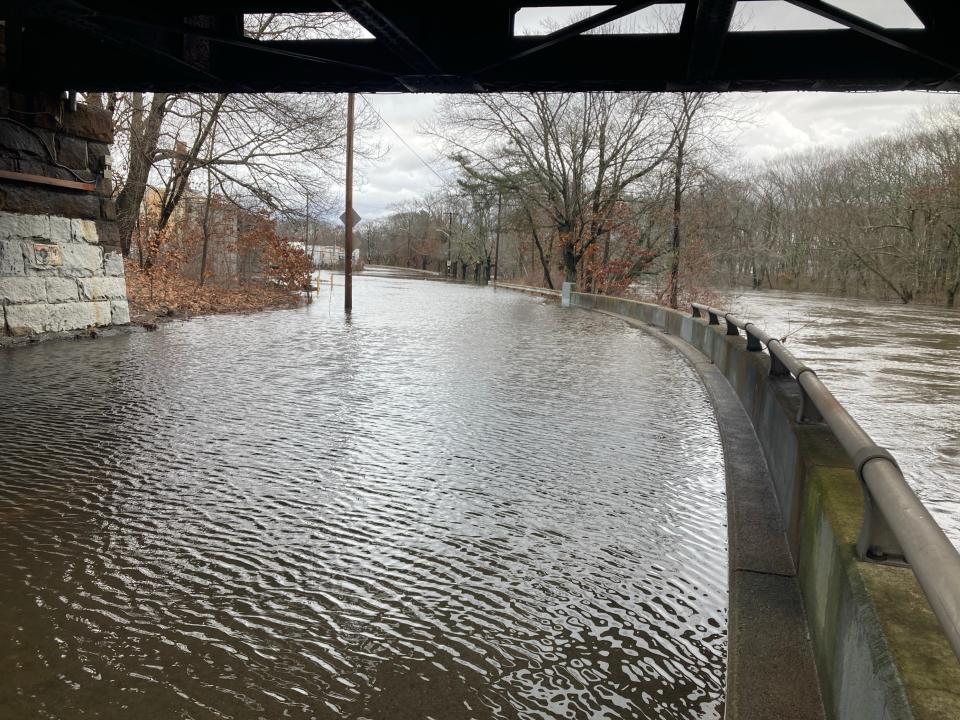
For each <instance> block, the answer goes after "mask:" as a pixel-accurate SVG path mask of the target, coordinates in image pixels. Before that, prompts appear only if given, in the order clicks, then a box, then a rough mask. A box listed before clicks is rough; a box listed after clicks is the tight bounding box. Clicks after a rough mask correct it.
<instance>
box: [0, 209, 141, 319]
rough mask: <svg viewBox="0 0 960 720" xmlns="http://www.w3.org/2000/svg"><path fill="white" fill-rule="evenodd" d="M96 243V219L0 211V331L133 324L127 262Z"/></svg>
mask: <svg viewBox="0 0 960 720" xmlns="http://www.w3.org/2000/svg"><path fill="white" fill-rule="evenodd" d="M98 242H99V238H98V236H97V226H96V223H94V222H93V221H92V220H76V219H72V218H65V217H57V216H55V215H21V214H17V213H8V212H0V332H3V333H6V334H8V335H32V334H36V333H44V332H61V331H66V330H82V329H86V328H90V327H102V326H105V325H125V324H127V323H129V322H130V311H129V308H128V306H127V285H126V280H125V279H124V276H123V260H122V258H121V257H120V256H119V255H118V254H117V253H107V254H104V252H103V250H102V248H101V247H100V246H99V245H98V244H97V243H98Z"/></svg>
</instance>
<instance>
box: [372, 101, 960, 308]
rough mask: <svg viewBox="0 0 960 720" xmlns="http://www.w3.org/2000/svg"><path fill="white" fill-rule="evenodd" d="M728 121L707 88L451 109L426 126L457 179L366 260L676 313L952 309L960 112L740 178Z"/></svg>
mask: <svg viewBox="0 0 960 720" xmlns="http://www.w3.org/2000/svg"><path fill="white" fill-rule="evenodd" d="M732 115H733V113H732V112H731V105H730V104H729V102H728V101H727V99H726V97H725V96H721V95H715V94H705V93H678V94H675V95H648V94H636V93H633V94H631V93H626V94H619V95H614V94H606V93H595V94H592V95H583V94H562V93H557V94H542V93H532V94H516V95H508V96H503V95H485V96H469V97H459V98H455V99H453V100H450V101H447V102H445V103H443V104H442V105H441V108H440V112H439V113H438V119H437V120H436V122H435V123H434V124H433V125H431V126H429V127H427V128H426V129H425V132H427V133H429V134H430V135H432V136H433V137H434V138H435V139H437V140H438V141H439V142H440V144H441V146H442V147H443V148H444V149H445V152H446V154H447V158H448V160H449V161H450V162H452V163H453V164H454V166H455V168H456V171H457V177H456V181H455V182H453V183H450V185H449V186H447V187H446V188H443V189H442V190H441V191H439V192H437V193H434V194H432V195H429V196H426V197H422V198H418V199H417V200H414V201H411V202H407V203H405V204H404V205H402V206H398V207H397V208H396V212H395V213H394V214H393V215H391V216H389V217H387V218H383V219H380V220H378V221H374V222H370V223H367V224H366V225H365V226H364V235H365V238H366V240H365V245H364V248H365V252H369V254H370V256H371V257H372V258H376V259H377V260H378V261H380V262H392V263H397V264H407V265H413V266H417V267H430V268H442V267H443V266H444V265H445V263H446V261H447V260H448V259H449V260H450V262H451V263H453V264H456V263H458V262H459V263H468V264H471V265H473V264H479V265H481V266H483V267H487V268H490V267H495V266H496V265H497V264H498V262H499V265H500V268H499V275H500V277H501V278H518V279H522V280H524V281H525V282H534V283H538V284H541V283H542V284H544V285H548V286H551V287H557V286H558V284H559V282H561V281H562V280H563V279H567V280H572V281H575V282H576V283H577V284H578V285H580V286H581V287H584V288H586V289H589V290H593V291H596V292H604V293H616V294H620V293H623V294H637V293H642V294H645V295H646V296H647V297H651V296H652V298H653V299H655V300H656V301H658V302H662V303H664V304H668V305H671V306H677V305H679V304H684V303H686V302H688V301H690V300H693V299H698V298H703V299H709V297H710V296H711V293H712V292H713V291H714V289H716V288H729V287H732V286H753V287H755V288H778V289H799V290H819V291H823V292H827V293H836V294H846V295H861V296H869V297H878V298H892V299H899V300H902V301H903V302H910V301H914V300H916V301H926V302H942V303H948V304H951V305H952V304H954V302H955V300H956V295H957V291H958V289H960V105H957V104H954V105H953V106H951V107H948V108H946V109H941V110H938V111H937V112H931V113H928V114H927V115H925V116H923V117H922V118H917V119H915V120H913V121H912V122H911V123H910V125H909V126H907V127H904V128H902V129H901V130H900V131H899V132H897V133H895V134H892V135H889V136H883V137H876V138H870V139H863V140H861V141H860V142H859V143H857V144H854V145H852V146H850V147H849V148H847V149H835V148H834V149H822V150H816V151H812V152H808V153H804V154H799V155H790V156H786V157H781V158H779V159H777V160H774V161H771V162H767V163H763V164H759V165H752V166H746V167H736V168H735V169H732V168H733V167H734V166H733V164H732V163H731V162H730V158H731V156H732V154H733V151H732V148H731V145H730V142H729V140H730V139H732V138H733V137H734V136H735V132H734V131H735V130H736V127H737V126H738V125H739V124H740V122H741V121H742V120H743V118H737V117H732ZM498 238H499V243H498V240H497V239H498Z"/></svg>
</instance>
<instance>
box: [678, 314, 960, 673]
mask: <svg viewBox="0 0 960 720" xmlns="http://www.w3.org/2000/svg"><path fill="white" fill-rule="evenodd" d="M693 311H694V316H695V317H702V313H706V314H707V315H708V316H709V317H710V324H711V325H716V324H718V323H717V321H716V320H717V317H723V318H724V319H725V320H726V322H727V326H728V327H727V332H728V333H730V327H731V326H736V327H737V328H739V329H742V330H744V332H745V333H746V334H747V349H748V350H753V351H756V350H760V349H761V347H762V346H761V345H760V343H762V344H763V345H765V346H766V348H767V352H769V354H770V374H771V375H775V376H782V377H793V378H795V379H796V382H797V385H798V386H799V387H800V391H801V406H800V412H799V415H798V421H799V422H824V423H826V424H827V426H828V427H829V428H830V430H831V432H832V433H833V435H834V437H835V438H836V439H837V442H838V443H839V444H840V446H841V447H842V448H843V450H844V451H845V452H846V453H847V455H849V456H850V459H851V460H852V462H853V466H854V469H855V470H856V472H857V476H858V477H859V479H860V482H861V487H862V488H863V495H864V518H863V525H862V527H861V531H860V537H859V539H858V541H857V551H858V554H859V556H860V558H861V559H862V560H865V561H873V562H885V563H893V564H905V565H909V567H910V568H911V569H912V570H913V574H914V575H915V576H916V578H917V582H918V584H919V585H920V588H921V589H922V590H923V593H924V595H925V596H926V598H927V602H928V603H929V604H930V608H931V609H932V610H933V612H934V614H935V615H936V617H937V620H938V621H939V622H940V626H941V628H942V629H943V631H944V634H945V635H946V636H947V641H948V642H949V643H950V646H951V647H952V648H953V651H954V654H955V655H956V656H957V658H958V659H960V552H958V551H957V548H955V547H954V546H953V543H951V542H950V540H949V538H947V536H946V534H945V533H944V532H943V529H942V528H941V527H940V526H939V525H938V524H937V522H936V520H934V518H933V516H932V515H931V514H930V512H929V511H928V510H927V508H926V507H924V505H923V503H922V502H921V501H920V499H919V498H918V497H917V495H916V493H915V492H914V491H913V489H912V488H911V487H910V486H909V485H908V484H907V481H906V479H905V478H904V476H903V472H902V471H901V470H900V467H899V465H897V461H896V460H895V459H894V458H893V456H892V455H891V454H890V453H889V452H888V451H887V450H885V449H884V448H882V447H879V446H878V445H877V444H876V443H874V442H873V440H872V439H871V438H870V436H869V435H868V434H867V432H866V431H865V430H864V429H863V428H862V427H860V425H859V423H857V421H856V420H854V419H853V417H852V416H851V415H850V413H848V412H847V411H846V409H845V408H844V407H843V406H842V405H841V404H840V402H839V401H838V400H837V398H836V397H835V396H834V395H833V393H832V392H830V390H829V389H828V388H827V386H826V385H824V384H823V382H822V381H821V380H820V378H818V377H817V374H816V373H815V372H814V371H813V370H811V369H810V368H809V367H807V366H806V365H804V364H803V363H801V362H800V361H799V360H797V358H795V357H794V356H793V354H792V353H791V352H790V351H789V350H787V349H786V348H785V347H784V345H783V342H782V341H781V340H778V339H777V338H773V337H770V335H769V334H767V333H766V332H764V331H763V330H761V329H760V328H758V327H757V326H756V325H754V324H753V323H750V322H744V321H743V320H741V319H740V318H738V317H736V316H735V315H732V314H730V313H724V312H723V311H721V310H717V309H715V308H708V307H706V306H703V305H699V304H693ZM730 334H732V333H730Z"/></svg>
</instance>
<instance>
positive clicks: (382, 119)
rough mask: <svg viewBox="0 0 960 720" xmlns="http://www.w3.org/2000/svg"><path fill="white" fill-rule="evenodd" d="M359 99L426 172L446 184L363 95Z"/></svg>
mask: <svg viewBox="0 0 960 720" xmlns="http://www.w3.org/2000/svg"><path fill="white" fill-rule="evenodd" d="M360 97H362V98H363V101H364V102H365V103H366V104H367V107H368V108H370V109H371V110H373V114H374V115H376V116H377V117H378V118H380V121H381V122H382V123H383V124H384V125H386V126H387V127H388V128H390V132H392V133H393V134H394V135H396V136H397V139H398V140H399V141H400V142H402V143H403V145H404V147H405V148H407V150H409V151H410V152H412V153H413V155H414V157H415V158H417V160H419V161H420V162H421V163H423V166H424V167H425V168H427V170H429V171H430V172H432V173H433V174H434V175H436V176H437V177H438V178H440V181H441V182H443V183H444V184H446V183H447V179H446V178H445V177H443V175H441V174H440V173H438V172H437V171H436V170H434V169H433V166H432V165H431V164H430V163H428V162H427V161H426V160H424V159H423V158H422V157H420V154H419V153H418V152H417V151H416V150H414V149H413V148H412V147H410V145H409V144H408V143H407V141H406V140H404V139H403V136H402V135H401V134H400V133H398V132H397V131H396V130H394V129H393V126H392V125H391V124H390V123H388V122H387V121H386V119H385V118H384V117H383V115H381V114H380V113H379V112H378V111H377V109H376V108H375V107H374V106H373V105H372V104H371V103H370V101H369V100H367V98H366V97H364V96H363V95H361V96H360Z"/></svg>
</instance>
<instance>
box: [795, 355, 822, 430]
mask: <svg viewBox="0 0 960 720" xmlns="http://www.w3.org/2000/svg"><path fill="white" fill-rule="evenodd" d="M804 373H811V374H813V376H814V377H816V375H817V374H816V373H815V372H814V371H813V370H811V369H810V368H808V367H806V366H804V367H802V368H800V370H799V371H798V372H797V385H799V386H800V410H799V411H798V412H797V422H798V423H822V422H823V415H822V414H821V413H820V410H819V409H818V408H817V405H816V403H814V402H813V398H811V397H810V394H809V393H808V392H807V389H806V388H805V387H804V386H803V382H802V381H801V380H800V378H801V377H802V376H803V374H804Z"/></svg>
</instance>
